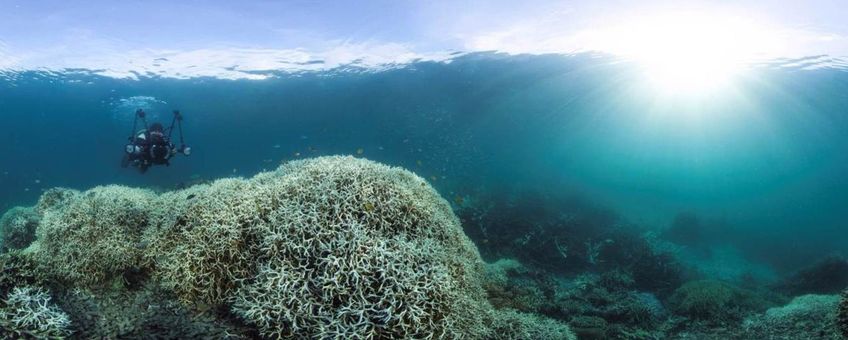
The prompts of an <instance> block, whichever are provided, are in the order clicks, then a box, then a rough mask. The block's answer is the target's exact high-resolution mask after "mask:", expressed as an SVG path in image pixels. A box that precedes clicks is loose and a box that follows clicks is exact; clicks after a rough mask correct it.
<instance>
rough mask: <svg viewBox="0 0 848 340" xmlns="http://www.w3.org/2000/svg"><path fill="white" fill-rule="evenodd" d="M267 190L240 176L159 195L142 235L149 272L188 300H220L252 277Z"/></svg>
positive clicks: (268, 195) (270, 207)
mask: <svg viewBox="0 0 848 340" xmlns="http://www.w3.org/2000/svg"><path fill="white" fill-rule="evenodd" d="M266 191H267V188H263V187H260V186H258V185H257V184H256V183H253V182H250V181H244V180H238V179H222V180H218V181H216V182H214V183H213V184H212V185H208V186H207V185H203V186H198V187H192V188H190V189H186V190H180V191H175V192H169V193H165V194H163V195H161V196H160V197H159V199H158V200H157V202H156V203H155V207H156V209H154V210H153V212H152V213H151V228H150V229H149V230H148V231H147V232H146V233H145V235H144V237H143V240H144V241H143V244H144V245H145V246H146V250H147V251H146V252H145V259H144V261H145V262H146V263H150V266H151V267H154V271H153V275H154V276H155V277H156V278H158V279H159V280H160V281H161V282H162V284H163V285H164V286H166V287H169V288H171V289H173V290H174V291H175V292H176V293H177V295H178V296H179V298H180V299H181V300H182V301H184V302H186V303H204V304H222V303H225V302H226V301H228V299H230V298H231V297H232V294H233V293H234V292H235V288H236V286H237V284H238V282H240V281H242V280H245V279H247V278H250V277H253V276H255V269H256V268H255V261H256V256H257V250H258V249H257V247H258V244H257V238H258V236H256V232H257V229H258V226H259V225H260V224H262V223H266V222H265V221H266V220H267V217H264V215H267V214H268V211H270V210H271V209H275V207H274V206H273V205H272V204H271V203H270V199H271V195H270V193H267V192H266Z"/></svg>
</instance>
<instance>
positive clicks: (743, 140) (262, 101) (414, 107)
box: [0, 53, 848, 271]
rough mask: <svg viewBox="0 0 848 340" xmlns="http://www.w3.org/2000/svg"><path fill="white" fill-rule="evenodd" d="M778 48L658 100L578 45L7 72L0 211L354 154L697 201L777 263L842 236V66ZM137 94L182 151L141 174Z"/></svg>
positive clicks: (443, 174) (500, 185)
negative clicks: (188, 149)
mask: <svg viewBox="0 0 848 340" xmlns="http://www.w3.org/2000/svg"><path fill="white" fill-rule="evenodd" d="M787 64H790V62H789V61H787V62H783V63H776V64H764V65H759V66H755V67H752V68H751V69H750V70H748V71H747V72H746V73H745V75H744V76H741V77H739V79H736V81H735V83H734V89H733V91H731V93H730V94H724V95H720V96H719V95H716V96H713V97H702V98H687V97H684V98H676V97H671V98H668V97H658V96H656V95H654V94H653V93H652V92H651V89H649V88H647V87H645V86H643V84H642V83H644V82H643V81H642V79H641V78H640V77H642V76H643V75H642V73H640V72H639V71H638V68H637V67H636V66H635V65H632V64H629V63H627V62H620V61H618V60H615V59H613V58H611V57H606V56H599V55H591V54H578V55H569V56H565V55H540V56H527V55H519V56H508V55H502V54H494V53H476V54H468V55H458V56H456V57H455V58H454V59H452V60H450V62H419V63H413V64H409V65H404V66H400V67H396V68H392V69H390V70H383V71H369V70H363V69H355V68H354V69H347V68H345V69H335V70H328V71H317V72H301V73H285V72H279V73H278V74H276V75H275V76H274V77H272V78H270V79H265V80H222V79H215V78H193V79H185V80H180V79H169V78H158V77H154V76H146V75H144V74H140V75H139V78H138V79H132V80H130V79H114V78H109V77H105V76H99V75H96V74H95V73H91V72H88V71H86V70H66V71H63V72H48V71H26V72H13V71H7V72H4V73H0V113H2V119H3V122H2V127H3V130H4V133H2V134H0V167H2V168H0V188H2V190H0V210H6V209H9V208H11V207H13V206H16V205H32V204H33V203H34V202H35V201H36V200H37V198H38V197H39V195H40V194H41V192H42V190H45V189H47V188H51V187H56V186H61V187H71V188H78V189H85V188H89V187H92V186H96V185H102V184H110V183H118V184H125V185H131V186H139V187H151V188H156V189H159V190H169V189H173V188H175V187H179V186H182V185H187V184H191V183H197V182H200V181H204V180H210V179H216V178H220V177H227V176H245V177H247V176H250V175H252V174H255V173H256V172H259V171H261V170H263V169H273V168H276V167H277V166H278V165H279V164H280V163H281V162H285V161H287V160H291V159H296V158H305V157H312V156H318V155H332V154H353V155H358V156H361V157H366V158H369V159H372V160H376V161H379V162H383V163H387V164H392V165H398V166H403V167H405V168H408V169H410V170H412V171H414V172H416V173H418V174H419V175H421V176H422V177H425V178H427V179H428V180H429V181H430V182H431V183H432V184H433V185H434V186H435V187H436V188H437V189H438V190H439V191H440V193H442V195H443V196H445V197H447V198H448V199H449V200H450V199H451V198H454V197H464V198H473V197H474V196H475V195H479V194H480V193H481V192H508V191H509V190H511V189H515V188H519V187H524V188H527V187H533V188H543V189H544V190H548V191H550V192H552V193H574V194H579V195H581V196H583V197H586V198H587V199H588V200H591V201H592V202H595V203H597V204H599V205H601V206H604V207H607V208H609V209H611V210H613V211H615V212H617V213H618V214H620V215H621V216H622V217H623V218H624V219H626V220H627V221H630V222H632V223H634V224H638V225H640V226H642V227H645V228H649V229H650V228H659V229H662V228H665V227H667V226H668V225H669V224H670V223H671V221H672V220H673V218H674V217H675V216H676V215H677V214H678V213H681V212H694V213H697V214H698V215H699V216H702V217H703V218H705V219H712V220H719V221H721V222H722V225H726V226H727V228H726V229H722V231H721V235H719V236H721V237H722V238H723V240H725V241H726V242H728V244H734V245H736V246H737V247H739V248H742V249H743V251H744V252H745V253H746V254H747V255H746V256H749V257H751V258H755V259H758V260H761V261H764V262H765V263H767V264H768V265H769V266H771V267H773V268H775V270H778V271H786V270H791V269H795V268H797V267H799V266H803V265H805V264H808V263H810V262H811V261H813V260H815V259H817V258H820V257H822V256H824V255H827V254H831V253H838V252H845V251H846V250H848V233H845V232H844V228H845V225H846V220H845V214H844V212H845V211H846V208H848V196H846V195H845V192H848V152H846V150H848V148H846V147H848V134H846V131H848V95H846V94H848V72H846V71H845V70H844V69H841V68H839V67H823V68H816V69H806V68H800V67H783V66H782V65H787ZM802 66H803V65H802ZM693 67H697V66H693ZM137 108H143V109H145V110H146V111H147V112H149V113H150V115H151V118H150V119H149V120H150V121H156V120H159V121H163V122H166V123H168V122H170V111H171V110H172V109H179V110H181V111H182V112H183V113H184V115H185V117H186V118H185V126H184V130H185V137H186V143H187V144H189V145H191V146H192V147H193V154H192V155H191V156H190V157H187V158H185V157H180V158H177V159H176V160H174V161H173V162H172V165H171V166H170V167H159V168H154V169H152V170H151V171H149V172H148V173H147V174H144V175H141V174H138V173H136V172H134V171H132V169H122V168H120V167H119V161H120V158H121V155H122V152H123V151H122V150H123V147H124V143H125V141H126V138H127V136H128V135H129V134H130V130H131V127H132V121H133V113H134V111H135V109H137ZM727 230H729V232H727ZM786 254H792V256H786Z"/></svg>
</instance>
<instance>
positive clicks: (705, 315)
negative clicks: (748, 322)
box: [669, 280, 775, 324]
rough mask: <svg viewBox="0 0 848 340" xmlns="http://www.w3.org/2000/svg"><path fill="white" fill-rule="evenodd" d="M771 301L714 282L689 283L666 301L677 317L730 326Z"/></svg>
mask: <svg viewBox="0 0 848 340" xmlns="http://www.w3.org/2000/svg"><path fill="white" fill-rule="evenodd" d="M774 304H775V302H773V301H769V300H768V299H766V298H765V297H763V296H761V295H759V294H757V293H756V292H753V291H749V290H746V289H742V288H738V287H735V286H733V285H730V284H728V283H726V282H722V281H715V280H698V281H690V282H687V283H686V284H684V285H683V286H681V287H680V288H678V289H677V290H676V291H675V292H674V294H673V295H672V296H671V297H670V298H669V306H670V307H671V309H672V311H673V312H674V313H675V314H677V315H682V316H686V317H688V318H690V319H695V320H701V321H706V322H709V323H714V324H731V323H735V322H738V321H739V320H742V319H743V318H744V317H745V316H747V315H749V314H752V313H755V312H758V311H762V310H765V309H766V308H768V307H770V306H773V305H774Z"/></svg>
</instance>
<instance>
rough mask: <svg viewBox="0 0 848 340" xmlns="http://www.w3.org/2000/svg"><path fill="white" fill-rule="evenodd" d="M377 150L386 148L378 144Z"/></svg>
mask: <svg viewBox="0 0 848 340" xmlns="http://www.w3.org/2000/svg"><path fill="white" fill-rule="evenodd" d="M377 150H380V151H383V150H385V148H383V147H382V146H378V147H377Z"/></svg>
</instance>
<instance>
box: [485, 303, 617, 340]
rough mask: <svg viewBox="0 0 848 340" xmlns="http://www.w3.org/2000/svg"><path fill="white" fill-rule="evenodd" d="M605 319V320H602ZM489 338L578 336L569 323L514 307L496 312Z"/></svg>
mask: <svg viewBox="0 0 848 340" xmlns="http://www.w3.org/2000/svg"><path fill="white" fill-rule="evenodd" d="M601 321H603V320H601ZM487 338H488V339H496V340H497V339H504V340H507V339H545V340H548V339H550V340H555V339H556V340H575V339H577V337H576V336H575V335H574V333H573V332H572V331H571V328H569V327H568V325H566V324H564V323H561V322H559V321H556V320H553V319H547V318H543V317H539V316H538V315H535V314H528V313H520V312H517V311H515V310H512V309H503V310H498V311H497V312H496V313H495V321H494V327H493V328H492V330H491V334H489V335H488V337H487Z"/></svg>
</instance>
